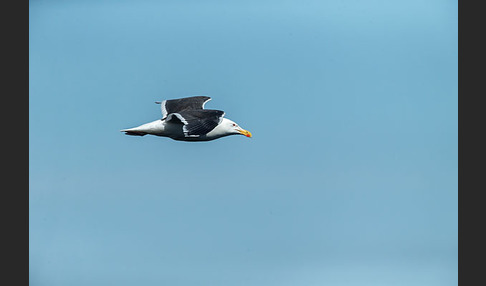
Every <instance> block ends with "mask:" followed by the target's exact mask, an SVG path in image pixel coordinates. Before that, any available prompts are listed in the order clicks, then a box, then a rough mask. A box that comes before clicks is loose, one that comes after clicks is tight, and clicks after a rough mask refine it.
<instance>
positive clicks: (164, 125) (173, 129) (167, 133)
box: [120, 118, 234, 141]
mask: <svg viewBox="0 0 486 286" xmlns="http://www.w3.org/2000/svg"><path fill="white" fill-rule="evenodd" d="M225 120H228V119H226V118H223V120H222V121H221V122H220V124H219V125H217V126H216V127H215V128H214V129H213V130H211V131H210V132H209V133H207V134H206V135H202V136H199V137H186V136H185V135H184V132H183V130H182V126H183V125H182V124H178V123H171V122H166V121H165V120H160V119H159V120H155V121H152V122H149V123H145V124H142V125H140V126H138V127H134V128H129V129H123V130H120V131H122V132H133V133H139V134H141V135H145V134H151V135H156V136H163V137H170V138H172V139H174V140H182V141H208V140H213V139H217V138H220V137H223V136H227V135H232V134H234V133H232V132H228V130H226V129H225V128H224V127H223V126H224V124H223V123H224V122H225Z"/></svg>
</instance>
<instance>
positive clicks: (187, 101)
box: [156, 96, 211, 119]
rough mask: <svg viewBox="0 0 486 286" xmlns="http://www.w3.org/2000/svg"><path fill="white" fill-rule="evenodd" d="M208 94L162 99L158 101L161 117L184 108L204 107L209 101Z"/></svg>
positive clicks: (195, 108)
mask: <svg viewBox="0 0 486 286" xmlns="http://www.w3.org/2000/svg"><path fill="white" fill-rule="evenodd" d="M210 100H211V97H209V96H192V97H186V98H179V99H169V100H164V101H162V102H156V103H160V105H161V109H162V119H164V118H166V117H167V115H169V114H171V113H180V112H181V111H185V110H201V109H204V104H206V102H208V101H210Z"/></svg>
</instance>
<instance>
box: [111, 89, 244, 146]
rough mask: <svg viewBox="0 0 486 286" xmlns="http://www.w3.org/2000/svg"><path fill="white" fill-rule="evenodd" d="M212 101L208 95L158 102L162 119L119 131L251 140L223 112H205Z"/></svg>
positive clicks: (191, 138) (182, 138) (193, 138)
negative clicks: (234, 137)
mask: <svg viewBox="0 0 486 286" xmlns="http://www.w3.org/2000/svg"><path fill="white" fill-rule="evenodd" d="M210 100H211V98H210V97H208V96H192V97H185V98H179V99H170V100H164V101H162V102H160V101H156V102H155V103H157V104H160V106H161V109H162V119H158V120H155V121H152V122H149V123H145V124H142V125H140V126H138V127H134V128H128V129H122V130H120V131H121V132H125V134H126V135H134V136H144V135H147V134H150V135H156V136H162V137H169V138H171V139H174V140H177V141H210V140H214V139H218V138H221V137H225V136H229V135H244V136H246V137H252V135H251V133H250V131H247V130H245V129H243V128H241V127H240V126H239V125H238V124H236V122H234V121H232V120H229V119H227V118H223V117H224V115H225V113H224V111H221V110H213V109H204V105H205V104H206V103H207V102H208V101H210Z"/></svg>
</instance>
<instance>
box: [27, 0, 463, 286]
mask: <svg viewBox="0 0 486 286" xmlns="http://www.w3.org/2000/svg"><path fill="white" fill-rule="evenodd" d="M29 12H30V14H29V18H30V21H29V90H30V96H29V125H30V126H29V156H30V159H29V160H30V162H29V177H30V182H29V184H30V190H29V219H30V223H29V274H30V284H31V285H36V286H37V285H49V286H55V285H266V286H268V285H279V286H281V285H360V286H362V285H373V286H376V285H387V286H388V285H427V286H431V285H457V228H458V225H457V215H458V213H457V170H458V168H457V146H458V144H457V141H458V127H457V122H458V117H457V116H458V114H457V107H458V104H457V86H458V83H457V74H458V72H457V51H458V48H457V46H458V43H457V36H458V32H457V26H458V23H457V1H418V0H417V1H415V0H412V1H410V0H409V1H378V0H376V1H372V0H368V1H335V0H331V1H148V0H146V1H114V0H113V1H111V0H104V1H30V11H29ZM192 95H208V96H211V97H212V99H213V100H212V101H210V102H209V103H208V104H207V106H206V107H207V108H211V109H221V110H224V111H225V112H226V117H227V118H230V119H232V120H234V121H236V122H237V123H238V124H239V125H241V126H242V127H243V128H245V129H248V130H249V131H251V132H252V133H253V138H251V139H249V138H246V137H243V136H230V137H225V138H221V139H218V140H215V141H211V142H198V143H194V142H192V143H188V142H178V141H173V140H171V139H168V138H161V137H155V136H144V137H131V136H126V135H124V134H123V133H121V132H119V130H120V129H123V128H128V127H134V126H137V125H140V124H142V123H146V122H149V121H152V120H156V119H158V118H160V116H161V113H160V106H159V105H156V104H154V101H160V100H164V99H171V98H180V97H186V96H192Z"/></svg>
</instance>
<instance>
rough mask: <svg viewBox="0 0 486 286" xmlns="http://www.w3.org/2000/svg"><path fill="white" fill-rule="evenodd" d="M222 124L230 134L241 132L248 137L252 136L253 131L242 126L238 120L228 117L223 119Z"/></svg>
mask: <svg viewBox="0 0 486 286" xmlns="http://www.w3.org/2000/svg"><path fill="white" fill-rule="evenodd" d="M222 125H223V127H224V129H225V131H226V132H227V133H229V134H241V135H245V136H246V137H251V132H250V131H248V130H245V129H243V128H241V127H240V126H239V125H238V124H237V123H236V122H234V121H231V120H229V119H227V118H224V119H223V122H222Z"/></svg>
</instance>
